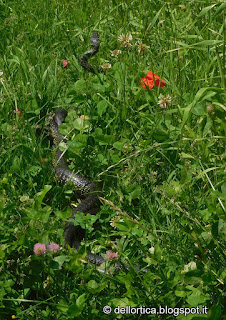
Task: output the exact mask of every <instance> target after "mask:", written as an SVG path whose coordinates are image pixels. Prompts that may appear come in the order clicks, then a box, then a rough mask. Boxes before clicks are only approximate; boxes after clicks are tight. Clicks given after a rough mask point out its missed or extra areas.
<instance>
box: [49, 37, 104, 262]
mask: <svg viewBox="0 0 226 320" xmlns="http://www.w3.org/2000/svg"><path fill="white" fill-rule="evenodd" d="M90 45H91V49H90V50H88V51H86V52H85V53H84V54H82V56H81V58H80V64H81V66H82V67H83V68H84V69H85V70H88V71H89V72H92V73H96V72H99V73H103V69H102V68H101V67H93V66H92V65H91V64H90V63H89V61H88V59H89V58H91V57H92V56H94V55H95V54H97V52H98V51H99V47H100V39H99V35H98V32H93V34H92V36H91V39H90ZM65 117H66V115H65V112H64V111H63V110H61V109H57V110H56V111H55V113H54V115H53V116H52V119H51V121H50V124H49V126H50V136H51V137H52V140H53V143H54V145H55V147H56V152H55V156H54V159H53V164H54V170H55V174H56V177H57V179H58V180H60V181H61V183H63V184H67V183H68V182H69V181H71V182H72V184H73V185H75V187H76V189H78V196H79V198H80V199H81V200H82V201H81V202H80V204H79V205H78V206H77V207H76V208H73V211H72V215H71V217H70V220H76V216H77V215H78V214H79V213H84V214H85V215H86V214H88V213H90V214H96V213H97V212H98V211H99V210H100V205H101V202H100V200H99V197H98V193H99V188H98V187H97V185H96V184H95V183H93V182H91V181H90V180H88V179H87V178H85V177H83V176H82V175H80V174H77V173H74V172H73V171H71V170H70V169H69V167H68V165H67V162H66V160H65V159H64V153H63V152H62V151H60V149H59V144H60V142H61V141H64V137H63V136H62V135H61V134H60V131H59V127H60V125H61V124H62V123H64V120H65ZM84 236H85V230H84V229H82V228H81V227H80V226H75V224H74V223H73V222H68V223H67V224H66V227H65V229H64V240H65V244H66V245H69V246H70V247H72V248H75V249H77V250H78V249H79V247H80V245H81V241H82V240H83V238H84ZM86 259H87V260H88V261H90V262H91V263H92V264H95V265H97V266H100V265H101V264H102V263H104V262H105V259H104V258H103V257H101V256H99V255H95V254H93V253H91V252H88V253H87V255H86Z"/></svg>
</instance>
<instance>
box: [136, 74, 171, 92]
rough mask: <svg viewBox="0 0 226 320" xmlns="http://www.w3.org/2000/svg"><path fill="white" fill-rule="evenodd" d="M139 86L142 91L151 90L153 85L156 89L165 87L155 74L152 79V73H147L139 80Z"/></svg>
mask: <svg viewBox="0 0 226 320" xmlns="http://www.w3.org/2000/svg"><path fill="white" fill-rule="evenodd" d="M141 84H142V87H143V88H144V89H147V88H149V89H152V88H153V87H154V86H155V84H156V86H157V87H159V86H160V87H164V86H165V85H166V83H165V82H164V81H163V80H162V79H161V78H160V77H159V76H158V75H157V74H155V73H154V77H153V72H152V71H149V72H148V73H147V75H146V77H145V78H142V79H141Z"/></svg>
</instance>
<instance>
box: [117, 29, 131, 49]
mask: <svg viewBox="0 0 226 320" xmlns="http://www.w3.org/2000/svg"><path fill="white" fill-rule="evenodd" d="M132 39H133V37H132V35H131V34H130V33H127V34H121V35H120V36H119V37H118V41H119V42H121V47H124V48H127V49H129V48H130V47H132V44H131V43H130V42H131V41H132Z"/></svg>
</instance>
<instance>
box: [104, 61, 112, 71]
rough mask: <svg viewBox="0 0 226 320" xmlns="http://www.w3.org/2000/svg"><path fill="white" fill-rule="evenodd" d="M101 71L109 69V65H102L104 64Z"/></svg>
mask: <svg viewBox="0 0 226 320" xmlns="http://www.w3.org/2000/svg"><path fill="white" fill-rule="evenodd" d="M102 69H103V70H107V69H111V64H110V63H104V64H103V65H102Z"/></svg>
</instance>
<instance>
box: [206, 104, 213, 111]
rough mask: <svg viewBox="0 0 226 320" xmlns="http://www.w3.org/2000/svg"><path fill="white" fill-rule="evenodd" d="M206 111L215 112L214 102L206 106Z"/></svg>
mask: <svg viewBox="0 0 226 320" xmlns="http://www.w3.org/2000/svg"><path fill="white" fill-rule="evenodd" d="M206 111H207V112H208V113H213V112H214V106H213V105H212V104H210V105H208V106H207V107H206Z"/></svg>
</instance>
